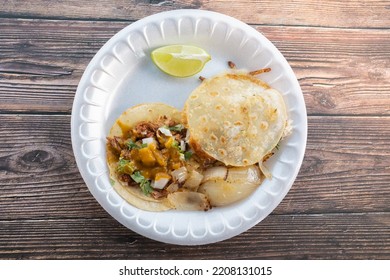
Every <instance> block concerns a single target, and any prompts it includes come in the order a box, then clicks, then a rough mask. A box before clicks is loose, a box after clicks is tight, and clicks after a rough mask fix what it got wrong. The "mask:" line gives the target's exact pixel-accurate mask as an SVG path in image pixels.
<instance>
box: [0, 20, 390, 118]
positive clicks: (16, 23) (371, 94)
mask: <svg viewBox="0 0 390 280" xmlns="http://www.w3.org/2000/svg"><path fill="white" fill-rule="evenodd" d="M128 24H129V22H96V21H93V22H89V21H87V22H84V21H58V20H54V21H53V20H21V19H19V20H15V19H3V20H1V21H0V29H1V30H2V32H1V34H0V38H1V40H2V44H0V112H61V113H70V111H71V106H72V103H73V98H74V94H75V92H76V88H77V85H78V83H79V81H80V78H81V76H82V73H83V72H84V70H85V68H86V66H87V65H88V63H89V61H90V60H91V59H92V57H93V56H94V54H95V53H96V52H97V51H98V50H99V49H100V47H101V46H102V45H104V43H105V42H106V41H107V40H108V39H109V38H111V37H112V36H113V35H114V34H115V33H116V32H118V31H119V30H120V29H122V28H124V27H125V26H126V25H128ZM254 27H256V28H257V30H258V31H259V32H261V33H263V34H264V35H266V36H267V37H268V38H269V39H270V40H271V41H272V42H273V43H274V44H275V45H276V46H277V47H278V48H279V50H280V51H281V52H282V53H283V55H284V56H285V57H286V59H287V60H288V62H289V63H290V64H291V66H292V68H293V70H294V72H295V74H296V76H297V78H298V80H299V82H300V84H301V87H302V90H303V93H304V97H305V101H306V106H307V110H308V113H309V114H311V115H313V114H331V115H337V114H350V115H373V114H375V115H388V114H390V82H389V81H390V70H389V69H390V30H388V29H386V30H379V29H376V30H362V29H356V30H350V29H327V28H306V27H269V26H254ZM227 59H228V58H227ZM241 67H244V66H241Z"/></svg>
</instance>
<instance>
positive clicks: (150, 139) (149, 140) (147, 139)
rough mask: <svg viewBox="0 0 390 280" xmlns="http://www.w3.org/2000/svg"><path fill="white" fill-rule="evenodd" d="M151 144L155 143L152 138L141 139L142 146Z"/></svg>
mask: <svg viewBox="0 0 390 280" xmlns="http://www.w3.org/2000/svg"><path fill="white" fill-rule="evenodd" d="M152 143H156V140H154V138H153V137H148V138H144V139H142V144H147V145H149V144H152Z"/></svg>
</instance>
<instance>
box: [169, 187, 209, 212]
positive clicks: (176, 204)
mask: <svg viewBox="0 0 390 280" xmlns="http://www.w3.org/2000/svg"><path fill="white" fill-rule="evenodd" d="M167 200H168V202H169V203H170V204H171V206H172V207H173V208H175V209H177V210H194V211H198V210H204V211H207V210H209V209H210V208H211V206H210V202H209V200H208V199H207V197H206V196H205V195H204V194H202V193H198V192H190V191H182V192H180V191H179V192H174V193H170V194H168V196H167Z"/></svg>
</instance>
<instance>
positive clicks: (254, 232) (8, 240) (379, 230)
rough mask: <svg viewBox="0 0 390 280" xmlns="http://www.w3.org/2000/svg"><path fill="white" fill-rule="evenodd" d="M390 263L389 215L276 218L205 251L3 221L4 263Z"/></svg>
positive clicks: (53, 223)
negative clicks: (68, 260)
mask: <svg viewBox="0 0 390 280" xmlns="http://www.w3.org/2000/svg"><path fill="white" fill-rule="evenodd" d="M248 246H250V248H251V249H250V250H248ZM389 258H390V213H378V214H363V215H353V214H347V215H287V216H277V215H272V216H269V217H268V218H266V219H265V220H263V221H262V222H261V223H259V224H258V225H256V226H255V227H253V228H252V229H250V230H248V231H247V232H245V233H243V234H241V235H238V236H236V237H234V238H231V239H229V240H225V241H223V242H219V243H215V244H209V245H204V246H175V245H168V244H163V243H160V242H156V241H153V240H149V239H147V238H145V237H142V236H139V235H138V234H135V233H134V232H132V231H131V230H128V229H127V228H125V227H123V226H122V225H120V224H119V223H117V222H116V221H115V220H113V219H112V218H107V219H62V220H15V221H3V220H2V221H0V259H389Z"/></svg>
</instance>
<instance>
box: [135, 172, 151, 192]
mask: <svg viewBox="0 0 390 280" xmlns="http://www.w3.org/2000/svg"><path fill="white" fill-rule="evenodd" d="M130 176H131V178H132V179H133V180H134V181H135V182H136V183H138V184H139V186H140V188H141V190H142V192H143V193H144V194H145V195H149V194H150V193H151V192H152V191H153V188H152V185H151V183H150V181H149V180H148V179H146V178H145V177H144V176H143V175H142V174H141V173H140V172H139V171H135V172H134V173H133V174H131V175H130Z"/></svg>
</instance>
